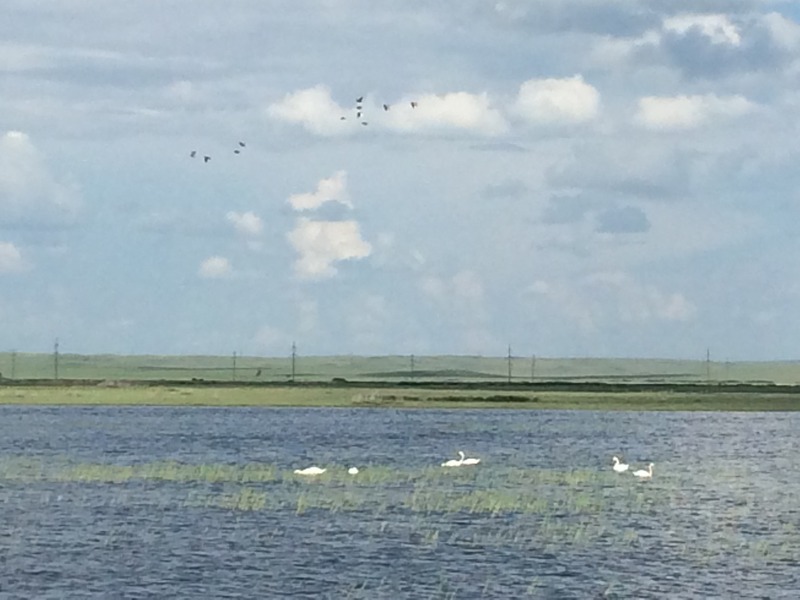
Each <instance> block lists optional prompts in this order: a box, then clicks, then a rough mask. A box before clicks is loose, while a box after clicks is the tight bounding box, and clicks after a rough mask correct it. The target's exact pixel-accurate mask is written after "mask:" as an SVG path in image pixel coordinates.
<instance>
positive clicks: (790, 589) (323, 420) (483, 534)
mask: <svg viewBox="0 0 800 600" xmlns="http://www.w3.org/2000/svg"><path fill="white" fill-rule="evenodd" d="M798 430H800V415H798V414H797V413H791V414H781V413H747V414H745V413H730V414H723V413H694V412H693V413H652V412H650V413H636V412H613V413H601V412H581V411H575V412H572V411H522V410H520V411H514V410H475V411H470V410H453V411H445V410H442V411H436V410H390V409H354V410H349V409H288V408H280V409H251V408H224V409H216V408H185V409H184V408H147V407H141V408H112V407H99V408H98V407H86V408H84V407H26V406H3V407H0V517H1V518H2V520H1V522H2V524H3V526H2V528H0V573H2V576H0V598H3V599H6V598H37V599H48V598H59V599H60V598H112V597H113V598H192V599H196V598H280V597H291V598H363V599H370V600H371V599H382V598H386V599H398V598H413V599H419V598H453V599H456V598H580V599H587V598H698V599H700V598H702V599H706V598H796V597H797V593H798V590H800V569H798V567H797V565H798V561H800V535H799V534H800V529H799V528H800V501H798V498H800V472H798V468H797V457H798V449H800V448H798V446H799V445H800V443H799V442H798V441H797V439H798V435H797V432H798ZM462 449H463V450H464V451H466V452H467V454H468V455H472V456H478V457H480V458H481V459H482V462H481V464H479V465H477V466H474V467H460V468H457V469H443V468H441V467H440V466H439V465H440V463H441V462H443V461H444V460H447V459H449V458H456V452H457V451H458V450H462ZM615 454H616V455H619V456H622V457H624V458H625V460H626V461H627V462H630V463H631V464H632V469H631V470H633V469H634V468H642V467H646V465H647V463H649V462H653V463H655V470H654V471H655V474H654V476H653V478H652V480H649V481H638V480H637V479H636V478H635V477H633V476H632V475H631V474H629V473H627V474H617V473H614V472H613V471H612V470H611V457H612V455H615ZM312 464H315V465H319V466H323V467H327V469H328V471H327V472H326V473H325V474H324V475H322V476H320V477H319V478H306V479H304V478H302V477H299V476H297V475H294V474H293V472H292V471H293V469H295V468H301V467H306V466H309V465H312ZM353 465H354V466H357V467H359V469H360V473H359V474H358V475H356V476H350V475H348V474H347V468H348V467H349V466H353Z"/></svg>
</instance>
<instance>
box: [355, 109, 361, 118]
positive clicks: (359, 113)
mask: <svg viewBox="0 0 800 600" xmlns="http://www.w3.org/2000/svg"><path fill="white" fill-rule="evenodd" d="M360 118H361V111H358V112H357V113H356V119H360Z"/></svg>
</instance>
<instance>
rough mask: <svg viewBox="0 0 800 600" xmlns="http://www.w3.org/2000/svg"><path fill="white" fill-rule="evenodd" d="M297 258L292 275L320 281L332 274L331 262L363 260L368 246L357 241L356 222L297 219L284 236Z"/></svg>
mask: <svg viewBox="0 0 800 600" xmlns="http://www.w3.org/2000/svg"><path fill="white" fill-rule="evenodd" d="M287 237H288V239H289V242H290V243H291V244H292V247H293V248H294V249H295V250H296V251H297V253H298V254H299V255H300V256H299V258H298V259H297V261H296V262H295V272H296V273H297V275H298V276H299V277H300V278H302V279H324V278H328V277H333V276H334V275H336V273H337V270H336V267H335V265H334V263H336V262H338V261H342V260H357V259H361V258H366V257H367V256H369V255H370V253H371V252H372V246H371V245H370V244H369V243H368V242H366V241H364V240H363V239H362V238H361V232H360V230H359V225H358V222H356V221H352V220H350V221H314V220H311V219H308V218H305V217H303V218H300V219H298V220H297V222H296V223H295V228H294V229H293V230H292V231H290V232H289V233H288V235H287Z"/></svg>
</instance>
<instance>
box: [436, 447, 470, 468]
mask: <svg viewBox="0 0 800 600" xmlns="http://www.w3.org/2000/svg"><path fill="white" fill-rule="evenodd" d="M458 455H459V456H460V457H461V460H456V459H455V458H451V459H450V460H447V461H445V462H443V463H442V466H443V467H460V466H461V465H462V464H463V463H464V459H465V458H466V456H465V455H464V453H463V452H462V451H461V450H459V451H458Z"/></svg>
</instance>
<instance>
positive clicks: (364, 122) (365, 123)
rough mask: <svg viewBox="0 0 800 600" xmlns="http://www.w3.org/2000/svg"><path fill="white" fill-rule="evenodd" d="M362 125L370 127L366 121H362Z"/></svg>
mask: <svg viewBox="0 0 800 600" xmlns="http://www.w3.org/2000/svg"><path fill="white" fill-rule="evenodd" d="M361 124H362V125H369V123H367V122H366V121H361Z"/></svg>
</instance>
